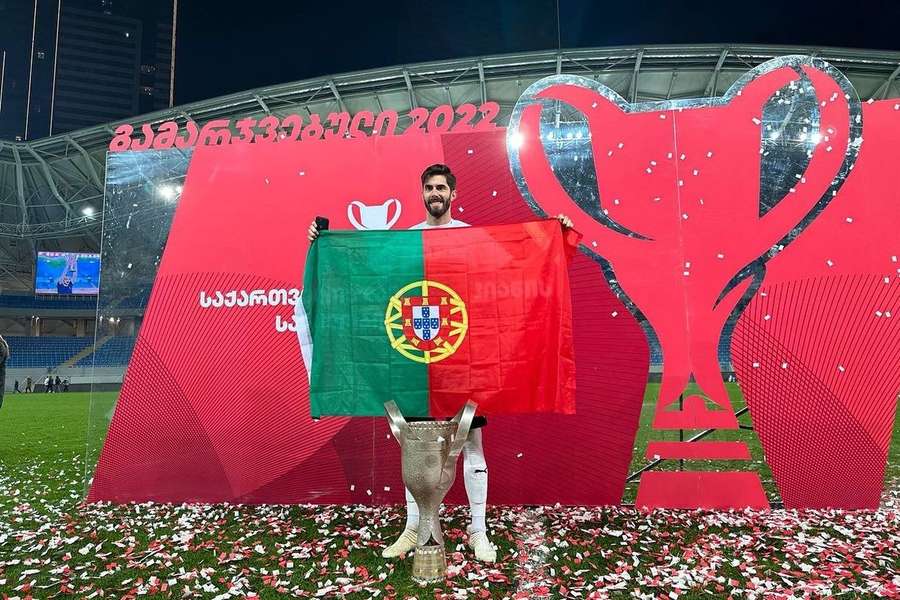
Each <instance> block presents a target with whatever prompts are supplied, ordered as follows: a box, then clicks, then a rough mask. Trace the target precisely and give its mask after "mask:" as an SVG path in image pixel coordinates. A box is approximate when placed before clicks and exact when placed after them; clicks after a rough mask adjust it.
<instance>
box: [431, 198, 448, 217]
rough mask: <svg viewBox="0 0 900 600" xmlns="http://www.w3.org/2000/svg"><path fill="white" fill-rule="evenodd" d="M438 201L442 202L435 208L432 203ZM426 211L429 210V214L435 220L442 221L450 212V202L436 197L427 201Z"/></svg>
mask: <svg viewBox="0 0 900 600" xmlns="http://www.w3.org/2000/svg"><path fill="white" fill-rule="evenodd" d="M436 200H439V201H440V205H438V206H433V205H432V202H433V201H436ZM425 210H427V211H428V214H430V215H431V216H432V217H434V218H435V219H440V218H441V217H443V216H444V215H445V214H446V213H447V211H448V210H450V200H449V199H445V198H438V197H437V196H434V197H432V198H429V199H428V200H426V201H425Z"/></svg>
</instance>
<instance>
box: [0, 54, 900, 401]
mask: <svg viewBox="0 0 900 600" xmlns="http://www.w3.org/2000/svg"><path fill="white" fill-rule="evenodd" d="M790 54H803V55H812V56H816V57H818V58H821V59H824V60H826V61H828V62H829V63H831V64H832V65H833V66H834V67H836V68H838V69H839V70H841V71H842V72H843V73H844V74H845V75H846V76H847V77H848V78H849V79H850V81H851V82H852V84H853V85H854V87H855V88H856V90H857V92H858V94H859V96H860V98H861V99H863V100H864V101H865V100H868V99H874V100H882V99H887V98H896V97H900V77H898V76H900V52H883V51H869V50H847V49H836V48H811V47H789V46H748V45H743V46H742V45H730V46H721V45H703V46H648V47H622V48H597V49H579V50H563V51H541V52H530V53H523V54H509V55H502V56H490V57H476V58H468V59H460V60H450V61H441V62H432V63H425V64H417V65H409V66H401V67H392V68H385V69H377V70H370V71H364V72H358V73H348V74H341V75H332V76H325V77H320V78H316V79H311V80H305V81H298V82H293V83H286V84H281V85H275V86H269V87H265V88H259V89H255V90H248V91H245V92H240V93H236V94H231V95H228V96H224V97H221V98H215V99H210V100H204V101H201V102H195V103H192V104H186V105H182V106H177V107H174V108H171V109H166V110H162V111H158V112H154V113H150V114H145V115H139V116H135V117H133V118H131V119H128V120H127V121H118V122H112V123H108V124H105V125H99V126H95V127H90V128H87V129H81V130H78V131H73V132H71V133H67V134H63V135H53V136H50V137H46V138H43V139H38V140H33V141H28V142H10V141H0V199H2V202H0V286H2V287H0V289H2V294H0V333H2V334H3V335H4V336H9V337H10V339H11V346H12V349H13V359H12V362H11V364H10V367H11V370H10V372H9V375H8V382H7V385H8V387H11V386H12V382H13V381H14V380H15V379H19V380H20V381H24V378H25V377H26V376H32V378H34V379H36V380H37V379H40V380H42V379H43V375H44V374H45V373H46V372H47V371H48V369H49V370H53V371H55V372H58V373H60V374H61V376H62V377H69V378H70V379H71V380H72V382H73V383H74V384H78V383H79V382H86V381H88V378H87V375H88V371H87V368H88V367H91V366H92V365H96V366H98V367H100V369H99V370H98V371H96V372H95V375H96V377H97V381H105V382H108V383H109V384H110V385H113V384H114V383H115V382H116V381H120V380H121V374H122V372H123V370H124V366H125V364H126V363H127V360H128V357H129V356H130V352H131V347H132V346H133V342H134V334H135V332H136V331H137V328H138V327H139V325H140V318H141V310H140V308H138V307H135V308H128V307H120V308H119V309H117V311H116V312H115V314H104V315H97V314H96V301H95V300H94V299H86V298H76V299H70V300H61V299H59V298H43V297H37V298H36V297H35V296H34V269H35V255H36V252H37V251H40V250H45V251H85V252H99V251H100V250H101V245H102V244H101V232H102V222H103V193H104V181H105V163H106V152H107V148H108V146H109V142H110V140H111V138H112V137H113V135H114V129H115V128H116V126H117V125H120V124H121V123H125V122H127V123H131V124H133V125H137V126H140V125H141V124H143V123H151V124H159V123H162V122H165V121H175V122H177V123H178V124H179V125H183V124H184V123H185V122H186V121H189V120H192V121H194V122H196V123H198V124H200V125H202V124H204V123H206V122H208V121H210V120H212V119H223V118H224V119H232V122H234V121H235V120H237V118H240V117H247V116H250V117H257V118H258V117H262V116H265V115H275V116H278V117H283V116H285V115H289V114H295V113H296V114H304V113H305V114H308V115H311V114H318V115H320V116H321V117H322V118H323V120H324V119H325V118H326V117H327V115H328V114H329V113H331V112H341V111H347V112H349V113H351V114H354V113H356V112H359V111H363V110H369V111H372V112H374V113H378V112H381V111H384V110H396V111H397V112H398V113H400V114H401V115H402V114H405V113H406V112H408V111H409V110H410V109H412V108H415V107H425V108H431V107H435V106H438V105H441V104H451V105H459V104H462V103H464V102H473V103H477V102H484V101H488V100H492V101H495V102H498V103H499V104H500V107H501V113H500V116H499V118H498V119H497V122H498V123H499V124H500V125H504V126H505V125H506V122H507V121H508V119H509V116H510V113H511V111H512V108H513V106H514V104H515V102H516V100H517V99H518V97H519V95H520V94H521V93H522V92H523V91H524V90H525V89H526V88H527V87H528V86H529V85H530V84H532V83H533V82H535V81H536V80H538V79H540V78H542V77H545V76H548V75H553V74H561V73H565V74H577V75H581V76H584V77H589V78H593V79H596V80H597V81H599V82H601V83H603V84H604V85H606V86H608V87H610V88H612V89H614V90H616V91H617V92H618V93H619V94H621V95H622V96H623V97H624V98H626V99H627V100H629V101H632V102H635V101H652V100H667V99H682V98H698V97H716V96H719V95H721V94H722V93H723V92H724V91H725V90H727V89H728V87H729V86H730V85H731V84H732V83H733V82H734V81H735V80H736V79H737V78H738V77H740V76H741V75H743V74H744V73H746V72H747V71H748V70H749V69H751V68H753V67H755V66H757V65H759V64H761V63H763V62H765V61H767V60H770V59H772V58H775V57H778V56H784V55H790ZM408 124H409V122H408V120H406V119H404V118H403V117H401V120H400V124H399V127H400V129H402V128H403V127H405V126H406V125H408ZM101 293H102V292H101ZM98 318H102V319H105V320H108V319H113V322H114V324H115V327H114V328H113V330H114V333H115V334H114V335H111V336H104V337H103V338H101V339H98V340H97V341H96V345H95V340H94V330H95V328H96V323H97V321H96V319H98ZM105 329H106V330H109V327H106V328H105Z"/></svg>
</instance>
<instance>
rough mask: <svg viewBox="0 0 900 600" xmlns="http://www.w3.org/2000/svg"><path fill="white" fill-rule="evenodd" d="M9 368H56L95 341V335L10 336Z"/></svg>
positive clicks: (7, 339)
mask: <svg viewBox="0 0 900 600" xmlns="http://www.w3.org/2000/svg"><path fill="white" fill-rule="evenodd" d="M5 339H6V341H7V342H8V343H9V349H10V358H9V362H7V363H6V366H7V367H9V368H13V369H15V368H35V367H41V368H55V367H57V366H59V365H60V364H61V363H64V362H65V361H66V360H68V359H70V358H72V357H73V356H75V355H76V354H78V353H79V352H81V351H82V350H84V349H85V348H87V347H88V346H90V345H91V344H92V343H93V342H94V338H93V337H54V336H44V337H26V336H9V337H7V338H5Z"/></svg>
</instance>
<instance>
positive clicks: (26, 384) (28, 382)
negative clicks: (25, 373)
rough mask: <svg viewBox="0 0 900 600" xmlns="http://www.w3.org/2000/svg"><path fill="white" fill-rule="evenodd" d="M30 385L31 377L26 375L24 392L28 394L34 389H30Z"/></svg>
mask: <svg viewBox="0 0 900 600" xmlns="http://www.w3.org/2000/svg"><path fill="white" fill-rule="evenodd" d="M31 385H32V382H31V377H26V378H25V393H26V394H30V393H32V392H33V391H34V390H33V389H31Z"/></svg>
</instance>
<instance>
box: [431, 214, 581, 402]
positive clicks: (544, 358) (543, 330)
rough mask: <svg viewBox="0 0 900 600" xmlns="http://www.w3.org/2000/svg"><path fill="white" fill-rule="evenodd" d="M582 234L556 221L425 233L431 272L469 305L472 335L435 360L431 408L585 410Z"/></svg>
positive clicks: (467, 333) (435, 280) (468, 311)
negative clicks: (575, 315) (580, 351)
mask: <svg viewBox="0 0 900 600" xmlns="http://www.w3.org/2000/svg"><path fill="white" fill-rule="evenodd" d="M578 238H579V236H578V234H577V233H575V232H572V231H569V232H567V233H565V234H564V233H563V231H562V229H561V227H560V225H559V223H558V222H557V221H556V220H548V221H537V222H530V223H521V224H516V225H499V226H492V227H477V228H471V229H469V228H467V229H435V230H429V231H425V232H423V242H422V246H423V252H424V256H425V277H426V279H428V280H429V281H434V282H437V283H440V284H443V285H445V286H448V287H449V288H451V289H452V290H454V291H455V292H456V293H457V294H458V295H459V296H460V298H461V299H462V301H463V302H464V303H465V306H466V312H467V315H468V328H467V331H466V337H465V338H464V340H463V342H462V344H461V345H460V346H459V348H458V349H457V350H456V351H455V352H454V353H453V354H451V355H450V356H449V357H447V358H445V359H443V360H441V361H438V362H435V363H432V364H431V365H430V367H429V392H430V405H431V409H430V412H431V414H432V415H434V416H450V415H453V414H455V413H456V412H457V411H458V410H459V407H460V406H461V405H462V404H464V403H465V402H466V401H467V400H473V401H474V402H476V403H477V404H478V412H479V413H480V414H485V415H491V414H511V413H530V412H555V413H563V414H572V413H574V412H575V358H574V351H573V342H572V300H571V292H570V289H569V277H568V262H569V257H570V256H571V252H569V249H574V248H575V247H577V243H578Z"/></svg>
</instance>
